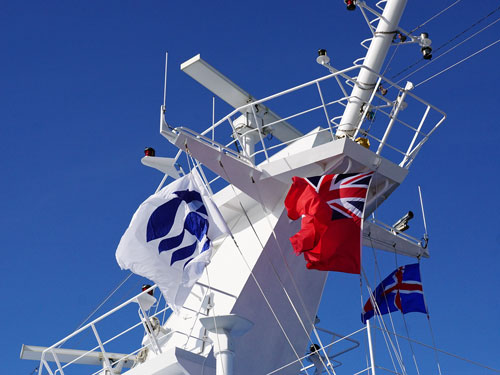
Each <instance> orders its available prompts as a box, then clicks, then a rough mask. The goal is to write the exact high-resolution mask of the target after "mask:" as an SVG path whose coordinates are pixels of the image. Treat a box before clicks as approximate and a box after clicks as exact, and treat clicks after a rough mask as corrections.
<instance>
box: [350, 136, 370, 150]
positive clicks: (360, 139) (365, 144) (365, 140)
mask: <svg viewBox="0 0 500 375" xmlns="http://www.w3.org/2000/svg"><path fill="white" fill-rule="evenodd" d="M354 142H356V143H357V144H359V145H361V146H363V147H364V148H367V149H370V140H369V139H368V138H363V137H358V138H356V139H355V140H354Z"/></svg>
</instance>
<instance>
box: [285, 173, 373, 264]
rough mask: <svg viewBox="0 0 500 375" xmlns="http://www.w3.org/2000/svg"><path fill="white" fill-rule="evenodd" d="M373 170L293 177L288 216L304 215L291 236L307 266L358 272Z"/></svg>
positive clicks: (288, 196)
mask: <svg viewBox="0 0 500 375" xmlns="http://www.w3.org/2000/svg"><path fill="white" fill-rule="evenodd" d="M372 175H373V172H367V173H349V174H333V175H332V174H330V175H324V176H317V177H308V178H301V177H293V183H292V186H291V187H290V190H289V192H288V194H287V196H286V198H285V207H286V209H287V212H288V217H289V218H290V219H292V220H297V219H300V218H302V222H301V229H300V231H299V232H297V233H296V234H295V235H294V236H292V237H291V238H290V242H291V243H292V247H293V249H294V251H295V253H296V254H297V255H300V254H304V259H305V260H306V261H307V264H306V267H307V268H309V269H316V270H322V271H338V272H347V273H354V274H359V273H360V270H361V234H362V224H363V215H364V207H365V201H366V195H367V193H368V187H369V185H370V181H371V178H372Z"/></svg>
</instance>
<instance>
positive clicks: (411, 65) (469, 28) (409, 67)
mask: <svg viewBox="0 0 500 375" xmlns="http://www.w3.org/2000/svg"><path fill="white" fill-rule="evenodd" d="M499 10H500V6H499V7H497V8H496V9H494V10H492V11H491V12H489V13H488V14H487V15H485V16H484V17H482V18H481V19H479V20H478V21H476V22H474V23H473V24H472V25H471V26H469V27H467V28H466V29H465V30H463V31H462V32H460V33H458V34H457V35H455V36H454V37H453V38H451V39H450V40H448V41H447V42H445V43H443V44H442V45H440V46H439V47H437V48H435V49H434V53H436V52H437V51H439V50H441V49H442V48H444V47H445V46H447V45H448V44H450V43H451V42H453V41H454V40H456V39H457V38H459V37H460V36H462V35H463V34H465V33H466V32H468V31H469V30H471V29H472V28H474V27H475V26H477V25H479V24H480V23H481V22H483V21H484V20H486V19H487V18H489V17H491V16H492V15H493V14H494V13H496V12H497V11H499ZM421 61H422V60H421V59H418V60H417V61H416V62H414V63H413V64H410V65H409V66H407V67H406V68H404V69H403V70H401V71H400V72H399V73H397V74H395V75H393V76H392V77H391V80H394V79H395V78H396V77H399V76H400V75H401V74H403V73H405V72H407V71H408V70H410V69H411V68H413V67H414V66H415V65H418V64H419V63H420V62H421Z"/></svg>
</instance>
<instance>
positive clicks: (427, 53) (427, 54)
mask: <svg viewBox="0 0 500 375" xmlns="http://www.w3.org/2000/svg"><path fill="white" fill-rule="evenodd" d="M421 51H422V55H423V56H424V60H430V59H432V48H431V47H422V49H421Z"/></svg>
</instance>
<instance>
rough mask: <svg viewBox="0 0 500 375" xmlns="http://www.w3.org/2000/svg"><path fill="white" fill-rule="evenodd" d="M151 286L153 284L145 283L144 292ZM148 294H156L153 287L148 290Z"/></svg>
mask: <svg viewBox="0 0 500 375" xmlns="http://www.w3.org/2000/svg"><path fill="white" fill-rule="evenodd" d="M149 288H151V285H149V284H144V285H143V286H142V291H143V292H144V291H146V290H148V289H149ZM148 294H149V295H150V296H152V295H153V294H154V291H153V289H151V290H150V291H149V292H148Z"/></svg>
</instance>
